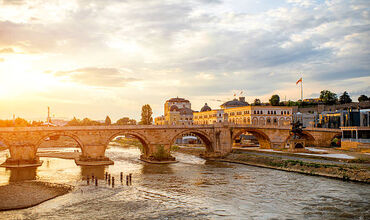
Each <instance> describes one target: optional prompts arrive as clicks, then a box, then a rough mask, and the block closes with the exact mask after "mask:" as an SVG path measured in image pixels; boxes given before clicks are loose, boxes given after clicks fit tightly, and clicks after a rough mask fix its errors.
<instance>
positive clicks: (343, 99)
mask: <svg viewBox="0 0 370 220" xmlns="http://www.w3.org/2000/svg"><path fill="white" fill-rule="evenodd" d="M339 102H340V104H346V103H351V102H352V99H351V97H350V96H349V95H348V93H347V91H344V92H343V95H341V96H340V97H339Z"/></svg>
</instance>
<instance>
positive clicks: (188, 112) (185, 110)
mask: <svg viewBox="0 0 370 220" xmlns="http://www.w3.org/2000/svg"><path fill="white" fill-rule="evenodd" d="M179 111H180V115H192V114H193V110H191V109H190V108H186V107H185V108H180V110H179Z"/></svg>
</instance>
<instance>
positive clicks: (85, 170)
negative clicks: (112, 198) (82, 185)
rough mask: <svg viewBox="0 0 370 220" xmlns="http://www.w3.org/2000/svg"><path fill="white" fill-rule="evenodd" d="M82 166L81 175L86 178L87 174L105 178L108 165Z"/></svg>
mask: <svg viewBox="0 0 370 220" xmlns="http://www.w3.org/2000/svg"><path fill="white" fill-rule="evenodd" d="M80 168H81V177H82V179H84V180H85V179H86V177H87V176H89V178H91V177H92V176H94V177H97V178H98V179H105V170H106V168H107V166H80Z"/></svg>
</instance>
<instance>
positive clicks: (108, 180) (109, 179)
mask: <svg viewBox="0 0 370 220" xmlns="http://www.w3.org/2000/svg"><path fill="white" fill-rule="evenodd" d="M108 185H109V186H110V174H108Z"/></svg>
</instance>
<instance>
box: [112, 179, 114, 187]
mask: <svg viewBox="0 0 370 220" xmlns="http://www.w3.org/2000/svg"><path fill="white" fill-rule="evenodd" d="M112 188H114V176H112Z"/></svg>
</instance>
